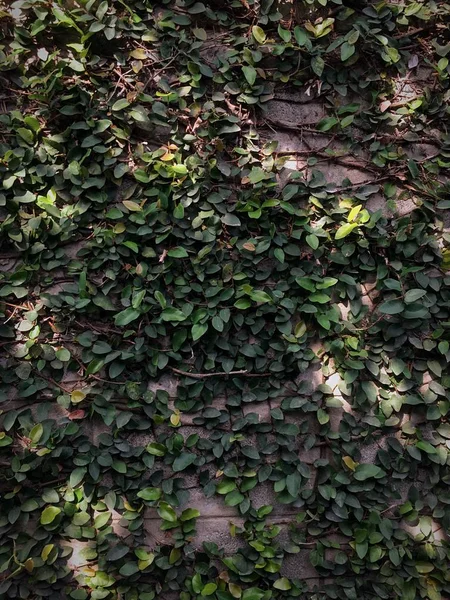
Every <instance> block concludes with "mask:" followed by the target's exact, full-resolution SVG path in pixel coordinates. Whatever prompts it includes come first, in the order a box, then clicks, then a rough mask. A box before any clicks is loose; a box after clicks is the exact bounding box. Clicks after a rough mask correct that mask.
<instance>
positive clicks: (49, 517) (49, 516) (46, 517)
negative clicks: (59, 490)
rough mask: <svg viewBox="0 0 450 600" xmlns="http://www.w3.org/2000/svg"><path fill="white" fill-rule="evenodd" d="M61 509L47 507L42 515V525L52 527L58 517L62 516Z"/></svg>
mask: <svg viewBox="0 0 450 600" xmlns="http://www.w3.org/2000/svg"><path fill="white" fill-rule="evenodd" d="M60 512H61V509H60V508H58V507H57V506H47V507H46V508H44V510H43V511H42V514H41V519H40V521H41V525H50V523H53V521H54V520H55V519H56V517H57V516H58V515H59V514H60Z"/></svg>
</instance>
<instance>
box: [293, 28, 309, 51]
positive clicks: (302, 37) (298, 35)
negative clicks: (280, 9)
mask: <svg viewBox="0 0 450 600" xmlns="http://www.w3.org/2000/svg"><path fill="white" fill-rule="evenodd" d="M294 37H295V40H296V42H297V44H298V45H299V46H305V45H306V44H307V43H308V41H309V37H308V34H307V33H306V31H305V30H304V29H301V28H300V27H299V26H298V25H297V26H296V27H295V28H294Z"/></svg>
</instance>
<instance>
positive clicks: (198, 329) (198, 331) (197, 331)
mask: <svg viewBox="0 0 450 600" xmlns="http://www.w3.org/2000/svg"><path fill="white" fill-rule="evenodd" d="M207 331H208V324H207V323H196V324H195V325H193V326H192V331H191V334H192V341H193V342H196V341H197V340H199V339H200V338H201V337H202V335H204V334H205V333H206V332H207Z"/></svg>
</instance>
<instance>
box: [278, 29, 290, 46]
mask: <svg viewBox="0 0 450 600" xmlns="http://www.w3.org/2000/svg"><path fill="white" fill-rule="evenodd" d="M278 35H279V36H280V38H281V39H282V40H283V42H286V44H288V43H289V42H290V41H291V32H290V31H289V30H288V29H283V27H281V25H278Z"/></svg>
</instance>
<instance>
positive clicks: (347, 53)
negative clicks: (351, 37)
mask: <svg viewBox="0 0 450 600" xmlns="http://www.w3.org/2000/svg"><path fill="white" fill-rule="evenodd" d="M355 52H356V48H355V46H354V45H353V44H349V43H348V42H344V43H343V44H342V46H341V61H342V62H345V61H346V60H348V59H349V58H350V57H351V56H353V55H354V54H355Z"/></svg>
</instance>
